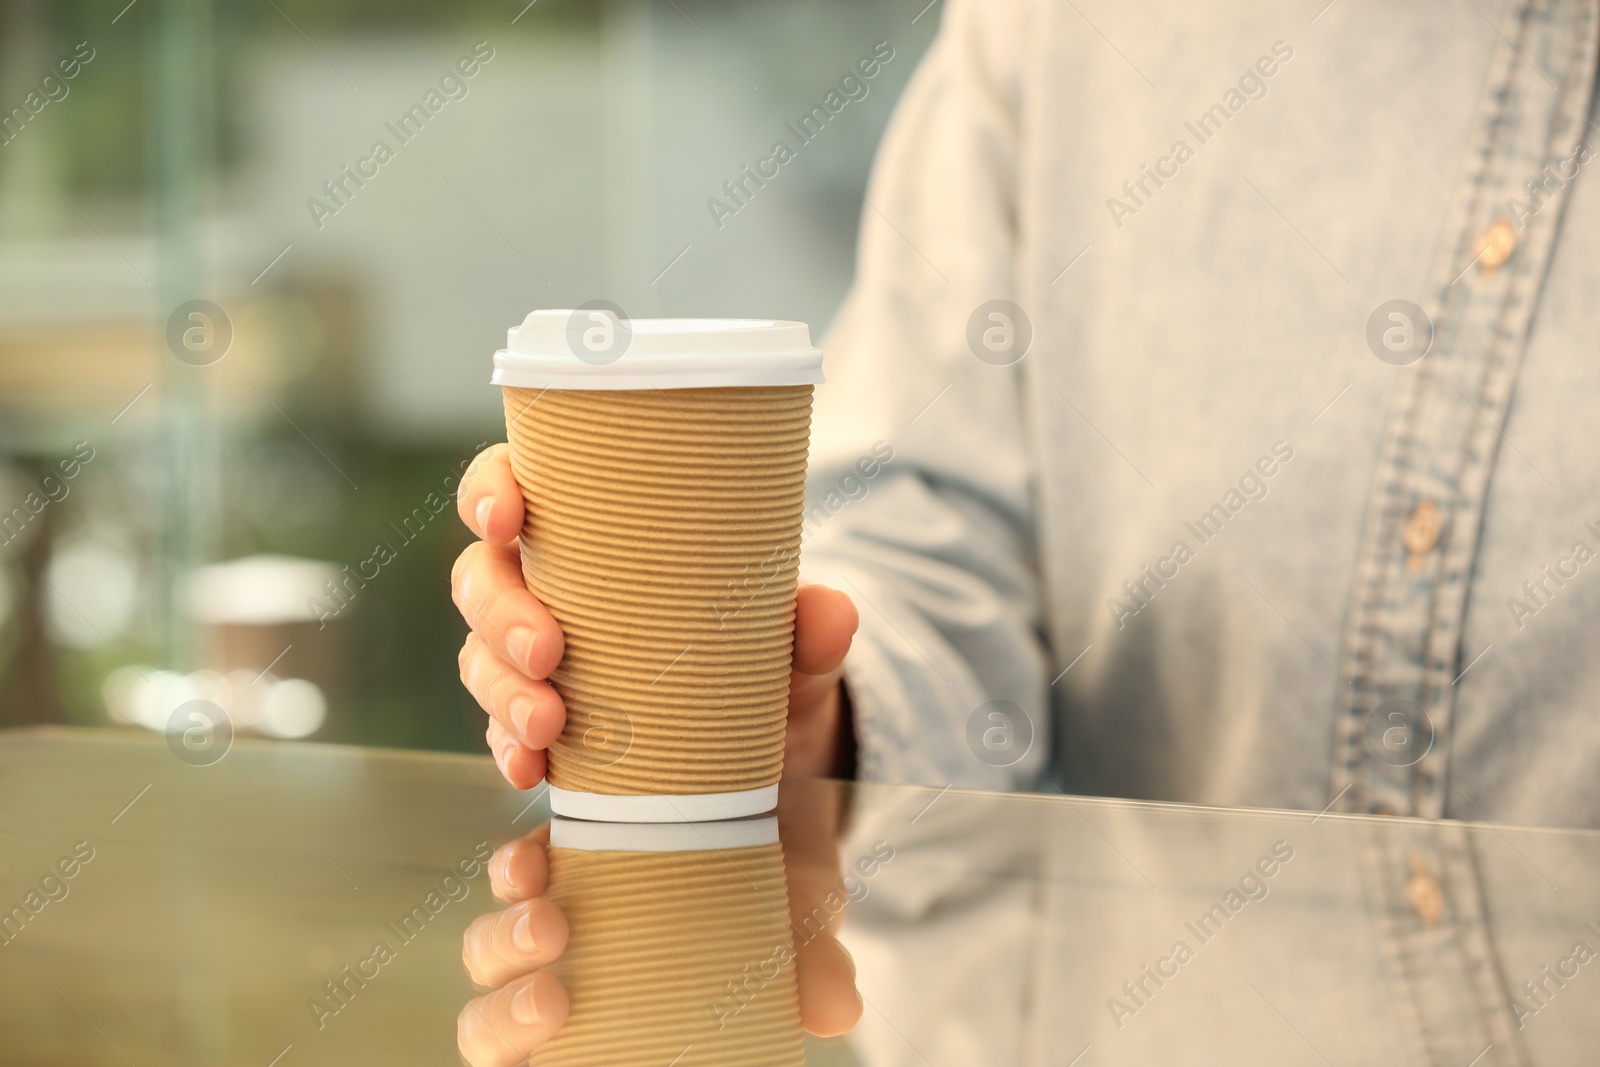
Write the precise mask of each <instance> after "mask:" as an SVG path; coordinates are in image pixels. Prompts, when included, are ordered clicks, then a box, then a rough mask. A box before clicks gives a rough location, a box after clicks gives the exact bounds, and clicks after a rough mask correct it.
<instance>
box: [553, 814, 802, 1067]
mask: <svg viewBox="0 0 1600 1067" xmlns="http://www.w3.org/2000/svg"><path fill="white" fill-rule="evenodd" d="M549 855H550V880H549V888H548V889H547V890H546V894H545V895H546V896H547V897H548V898H549V899H550V901H551V902H552V903H554V904H556V905H557V906H558V907H559V908H560V909H561V911H562V913H563V914H565V915H566V917H567V923H568V928H569V930H570V931H571V933H570V939H569V940H568V942H567V949H566V951H565V953H563V955H562V957H561V959H560V960H558V961H557V962H556V963H555V964H553V965H552V966H551V968H550V971H551V973H552V974H554V975H555V976H556V977H557V978H559V979H560V980H561V982H562V984H563V985H564V986H566V988H567V992H568V994H569V996H570V998H571V1005H572V1008H571V1014H570V1015H569V1016H568V1018H567V1022H566V1025H565V1026H563V1027H562V1028H561V1030H560V1031H559V1032H558V1033H557V1034H556V1036H555V1037H553V1038H552V1039H551V1040H550V1041H549V1042H548V1043H547V1044H545V1045H543V1046H541V1047H540V1048H539V1049H538V1050H537V1051H536V1052H535V1053H534V1054H533V1057H532V1059H531V1060H530V1061H529V1063H530V1064H531V1065H532V1067H579V1065H584V1067H587V1065H591V1064H592V1065H594V1067H631V1065H635V1064H637V1065H640V1067H665V1065H666V1064H676V1065H677V1067H720V1065H726V1067H791V1065H792V1067H801V1065H803V1064H804V1063H805V1047H804V1039H803V1038H802V1036H801V1032H800V1007H799V998H798V994H797V991H796V985H795V968H794V945H793V941H792V936H791V933H790V930H789V903H788V893H787V889H786V887H785V883H784V865H783V852H782V850H781V848H780V847H779V845H778V821H777V819H775V818H771V817H768V818H763V819H754V820H743V821H736V822H708V823H692V824H691V823H684V824H679V825H665V826H663V825H638V824H634V825H629V824H625V823H593V822H576V821H572V820H567V819H561V818H557V819H555V820H553V821H552V822H551V824H550V851H549Z"/></svg>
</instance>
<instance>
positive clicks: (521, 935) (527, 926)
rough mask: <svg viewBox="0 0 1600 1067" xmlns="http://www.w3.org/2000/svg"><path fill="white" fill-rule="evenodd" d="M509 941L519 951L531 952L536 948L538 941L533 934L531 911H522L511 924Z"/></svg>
mask: <svg viewBox="0 0 1600 1067" xmlns="http://www.w3.org/2000/svg"><path fill="white" fill-rule="evenodd" d="M511 943H512V944H513V945H516V946H517V950H518V951H519V952H528V953H532V952H534V951H536V950H537V949H538V947H539V942H538V941H537V940H535V939H534V936H533V913H532V912H529V911H525V912H523V913H522V917H521V918H519V919H518V920H517V921H516V922H514V923H512V924H511Z"/></svg>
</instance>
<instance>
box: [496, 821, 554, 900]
mask: <svg viewBox="0 0 1600 1067" xmlns="http://www.w3.org/2000/svg"><path fill="white" fill-rule="evenodd" d="M549 847H550V824H549V823H545V824H544V825H543V826H541V827H539V828H538V829H537V830H535V831H534V832H533V833H531V834H529V835H528V836H527V837H519V838H517V840H515V841H511V842H508V843H507V844H504V845H501V846H500V847H499V848H497V849H496V850H495V853H494V856H493V858H491V859H490V860H489V889H490V891H491V892H492V893H494V895H495V896H496V897H498V898H499V899H501V900H503V901H505V902H506V903H507V904H515V903H516V902H517V901H519V900H527V899H528V898H529V897H537V896H543V895H544V890H545V886H547V885H548V884H549V882H550V853H549V852H548V851H546V850H547V849H548V848H549Z"/></svg>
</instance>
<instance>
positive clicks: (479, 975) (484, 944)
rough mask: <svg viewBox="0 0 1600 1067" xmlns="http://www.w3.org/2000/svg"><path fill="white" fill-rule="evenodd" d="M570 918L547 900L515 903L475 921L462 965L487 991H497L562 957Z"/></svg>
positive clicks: (464, 947)
mask: <svg viewBox="0 0 1600 1067" xmlns="http://www.w3.org/2000/svg"><path fill="white" fill-rule="evenodd" d="M566 947H567V917H566V916H565V915H563V914H562V913H561V909H560V908H558V907H556V906H555V905H554V904H552V903H551V902H550V901H548V900H546V899H545V898H544V897H534V898H532V899H531V900H524V901H522V902H521V903H518V904H513V905H511V906H510V907H509V908H506V909H505V910H504V911H493V912H490V913H489V914H487V915H480V916H478V917H477V918H476V919H474V920H472V924H471V925H470V926H468V927H467V932H466V933H465V934H464V935H463V936H462V938H461V962H462V963H464V964H465V965H466V968H467V974H468V975H469V976H470V977H471V978H472V980H473V981H474V982H476V983H477V984H478V985H480V986H482V987H484V988H485V989H496V988H498V987H500V986H503V985H505V984H506V983H507V982H509V981H511V979H513V978H516V977H519V976H520V975H524V974H528V973H530V972H532V971H535V970H537V969H538V968H540V967H543V966H545V965H547V964H549V963H551V962H553V961H555V960H556V959H558V958H559V957H560V956H561V953H562V952H564V951H566Z"/></svg>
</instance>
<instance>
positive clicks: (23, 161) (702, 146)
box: [0, 0, 939, 751]
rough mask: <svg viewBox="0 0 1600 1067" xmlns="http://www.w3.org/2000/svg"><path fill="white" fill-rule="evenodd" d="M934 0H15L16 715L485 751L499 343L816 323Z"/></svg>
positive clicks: (840, 271) (11, 702)
mask: <svg viewBox="0 0 1600 1067" xmlns="http://www.w3.org/2000/svg"><path fill="white" fill-rule="evenodd" d="M925 3H926V0H878V2H873V3H860V2H852V0H787V2H777V0H760V2H756V0H750V2H743V3H718V2H709V0H662V2H653V0H599V2H572V0H535V2H533V3H528V2H527V0H510V2H502V0H457V2H454V3H450V4H442V3H422V2H414V0H383V2H378V0H316V2H313V0H223V2H214V3H213V2H204V0H134V2H132V3H129V2H128V0H104V2H101V0H93V2H78V0H71V2H69V0H50V2H45V0H0V726H15V725H22V724H29V723H41V722H70V723H76V724H94V725H104V726H107V727H114V728H120V729H128V730H141V729H154V730H165V729H168V728H169V726H170V725H171V724H173V723H174V722H181V720H180V719H179V718H177V716H176V713H177V711H178V709H180V708H181V707H183V706H184V705H185V704H187V703H189V702H191V701H194V700H206V701H210V702H212V703H213V704H215V705H216V706H218V707H221V708H223V709H225V710H226V712H227V714H228V716H229V718H230V719H231V720H232V722H233V724H234V728H235V729H236V730H237V731H238V732H240V733H249V734H254V735H259V736H265V737H285V738H289V737H312V738H317V739H322V740H330V741H339V742H347V743H355V744H368V745H387V746H403V747H422V748H439V749H456V750H466V751H478V750H481V748H482V734H483V715H482V713H481V712H480V711H478V710H477V708H476V706H475V705H474V704H473V703H472V701H471V698H470V697H468V696H467V695H466V693H465V692H464V691H463V690H462V689H461V687H460V684H459V681H458V678H457V673H456V663H455V658H456V651H457V649H458V648H459V647H460V643H461V640H462V637H463V636H464V634H465V629H464V627H463V625H462V624H461V623H460V622H459V620H458V618H457V616H456V614H455V611H454V608H453V606H452V605H451V603H450V598H449V592H448V575H449V568H450V564H451V562H452V561H453V559H454V557H455V555H456V553H457V552H458V551H459V550H460V549H461V547H462V546H463V545H464V544H465V543H466V540H467V535H466V533H465V531H464V530H463V529H462V528H461V527H460V525H459V523H458V522H457V520H456V518H455V512H454V506H453V502H452V494H453V491H454V487H455V484H456V479H457V478H458V477H459V475H460V472H461V471H462V470H463V469H464V467H465V465H466V462H467V461H468V460H469V459H470V457H471V456H472V455H473V454H474V453H475V452H476V451H477V449H478V448H479V447H481V445H482V444H484V443H486V442H490V441H496V440H501V439H502V438H503V429H502V415H501V411H500V401H499V396H498V391H497V390H495V389H493V388H492V387H490V386H489V384H488V376H489V370H490V357H491V354H492V352H493V351H494V349H495V348H497V347H500V346H502V345H503V344H504V343H505V340H504V339H505V331H506V329H507V328H508V327H510V326H511V325H513V324H515V323H516V322H518V321H520V320H521V318H522V317H523V315H525V314H526V313H527V312H528V311H529V310H531V309H533V308H535V307H571V306H575V305H577V304H580V303H582V302H585V301H589V300H595V299H605V300H610V301H613V302H615V303H616V304H618V305H620V306H621V307H622V308H623V309H624V310H625V311H626V312H627V313H628V314H630V315H634V316H647V315H749V316H764V317H766V316H770V317H780V318H794V319H801V320H804V321H806V322H808V323H810V324H811V327H812V330H813V333H814V335H820V334H821V333H822V332H823V331H824V330H825V329H826V327H827V325H828V323H829V320H830V319H831V318H832V316H833V314H834V312H835V309H836V308H837V306H838V304H839V301H840V299H841V298H842V296H843V295H844V292H845V290H846V288H847V286H848V285H849V282H850V278H851V272H852V260H853V245H854V240H855V232H856V225H857V222H858V220H859V218H860V215H861V213H862V210H863V206H864V205H863V200H862V195H861V192H860V190H861V189H864V188H865V181H866V175H867V172H868V169H869V167H870V163H871V158H872V155H873V152H874V149H875V146H876V143H877V140H878V138H879V136H880V134H881V133H882V130H883V127H884V124H885V122H886V121H887V119H888V116H889V112H890V110H891V109H892V107H893V104H894V102H895V100H896V99H897V97H898V96H899V94H900V91H901V89H902V88H903V87H904V84H905V82H906V80H907V79H908V78H909V76H910V75H911V73H912V71H913V69H914V67H915V65H916V62H917V59H918V58H919V56H920V55H921V54H922V52H923V50H924V49H925V48H926V46H927V44H928V42H929V40H930V38H931V36H932V34H933V32H934V30H935V28H936V25H937V20H938V16H939V9H938V8H937V7H936V6H927V7H925V6H924V5H925ZM885 56H887V57H888V58H887V59H885V58H884V57H885ZM864 60H875V61H876V62H874V63H871V64H869V66H871V67H873V68H874V73H873V74H872V75H871V76H870V77H867V76H864V74H863V73H862V71H863V70H864V69H866V68H864V67H858V64H860V63H862V61H864ZM846 76H852V78H853V81H848V82H845V83H844V84H843V85H841V81H842V80H843V79H845V78H846ZM830 93H832V94H833V95H832V96H830V95H829V94H830ZM813 109H818V110H813ZM806 116H811V117H810V120H809V122H806V123H802V121H801V120H802V118H803V117H806ZM778 141H783V142H784V143H785V144H786V145H787V147H788V149H789V153H788V155H787V157H786V158H785V159H784V161H783V162H781V165H780V164H779V163H778V162H776V161H774V162H770V163H766V164H763V163H762V162H761V161H762V160H764V159H772V158H773V154H774V145H775V142H778ZM380 145H381V147H380ZM747 166H748V167H750V168H752V170H754V169H756V168H758V167H760V168H762V171H763V173H765V174H768V175H770V176H769V177H766V178H764V179H763V181H762V183H761V184H758V183H757V182H756V181H755V180H753V179H751V178H749V177H748V176H747V174H746V172H745V171H744V170H743V168H745V167H747ZM774 167H776V168H777V170H776V173H775V174H773V172H772V168H774ZM725 183H733V184H732V185H731V186H730V185H728V184H725ZM719 205H720V206H719ZM868 210H870V209H868Z"/></svg>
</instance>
